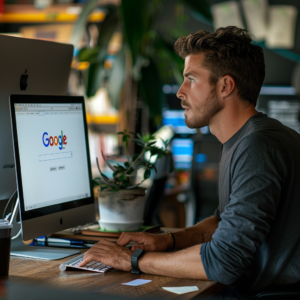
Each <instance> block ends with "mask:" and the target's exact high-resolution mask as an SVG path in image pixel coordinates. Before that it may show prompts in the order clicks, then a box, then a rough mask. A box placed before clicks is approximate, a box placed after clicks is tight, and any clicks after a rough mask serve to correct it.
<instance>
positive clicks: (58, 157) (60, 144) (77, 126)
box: [15, 103, 91, 211]
mask: <svg viewBox="0 0 300 300" xmlns="http://www.w3.org/2000/svg"><path fill="white" fill-rule="evenodd" d="M82 110H83V109H82V104H80V103H78V104H76V103H75V104H70V103H63V104H58V103H53V104H43V103H35V104H30V103H28V104H22V103H16V104H15V111H16V124H17V135H18V145H19V154H20V166H21V178H22V187H23V197H24V208H25V211H29V210H32V209H36V208H41V207H47V206H50V205H55V204H61V203H65V202H68V201H73V200H74V199H82V198H86V197H90V196H91V193H90V181H89V175H88V160H87V149H86V144H85V134H84V123H83V116H82Z"/></svg>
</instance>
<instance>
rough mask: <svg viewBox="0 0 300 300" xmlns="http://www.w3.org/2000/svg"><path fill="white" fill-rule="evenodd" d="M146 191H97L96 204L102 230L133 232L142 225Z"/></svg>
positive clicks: (140, 189)
mask: <svg viewBox="0 0 300 300" xmlns="http://www.w3.org/2000/svg"><path fill="white" fill-rule="evenodd" d="M146 192H147V190H146V189H143V188H136V189H132V190H119V191H118V192H113V191H110V190H104V191H100V189H99V190H98V203H99V214H100V220H99V225H100V227H101V229H102V230H113V231H134V230H139V229H140V228H141V226H142V225H143V223H144V220H143V217H144V209H145V202H146Z"/></svg>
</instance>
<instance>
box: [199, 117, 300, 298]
mask: <svg viewBox="0 0 300 300" xmlns="http://www.w3.org/2000/svg"><path fill="white" fill-rule="evenodd" d="M215 215H216V217H217V218H218V219H219V220H220V222H219V225H218V228H217V230H216V231H215V233H214V235H213V236H212V240H211V241H210V242H209V243H205V244H203V245H202V247H201V259H202V261H203V266H204V270H205V272H206V275H207V277H208V278H209V279H210V280H213V281H218V282H221V283H223V284H227V285H234V286H235V287H237V288H238V289H240V290H243V291H244V292H247V293H249V294H250V293H251V294H252V293H256V292H257V291H259V290H260V289H261V288H263V287H267V286H270V285H279V284H291V283H296V282H300V135H299V134H298V133H297V132H295V131H294V130H292V129H290V128H288V127H286V126H284V125H282V124H281V123H280V122H278V121H277V120H274V119H271V118H268V117H267V116H266V115H264V114H262V113H258V114H256V115H254V116H252V117H251V118H250V119H249V120H248V121H247V122H246V124H245V125H244V126H243V127H242V128H241V129H240V130H239V131H238V132H237V133H236V134H235V135H234V136H233V137H231V138H230V139H229V140H228V141H227V142H226V143H224V144H223V146H222V150H221V157H220V170H219V206H218V209H217V210H216V212H215Z"/></svg>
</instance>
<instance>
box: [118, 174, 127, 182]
mask: <svg viewBox="0 0 300 300" xmlns="http://www.w3.org/2000/svg"><path fill="white" fill-rule="evenodd" d="M117 180H118V181H128V178H127V177H126V176H125V175H124V174H122V175H121V176H119V177H118V178H117Z"/></svg>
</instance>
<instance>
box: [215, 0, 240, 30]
mask: <svg viewBox="0 0 300 300" xmlns="http://www.w3.org/2000/svg"><path fill="white" fill-rule="evenodd" d="M211 12H212V15H213V20H214V28H215V29H217V28H219V27H226V26H230V25H234V26H237V27H240V28H244V24H243V21H242V18H241V14H240V11H239V6H238V3H237V2H235V1H226V2H222V3H218V4H214V5H212V6H211Z"/></svg>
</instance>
